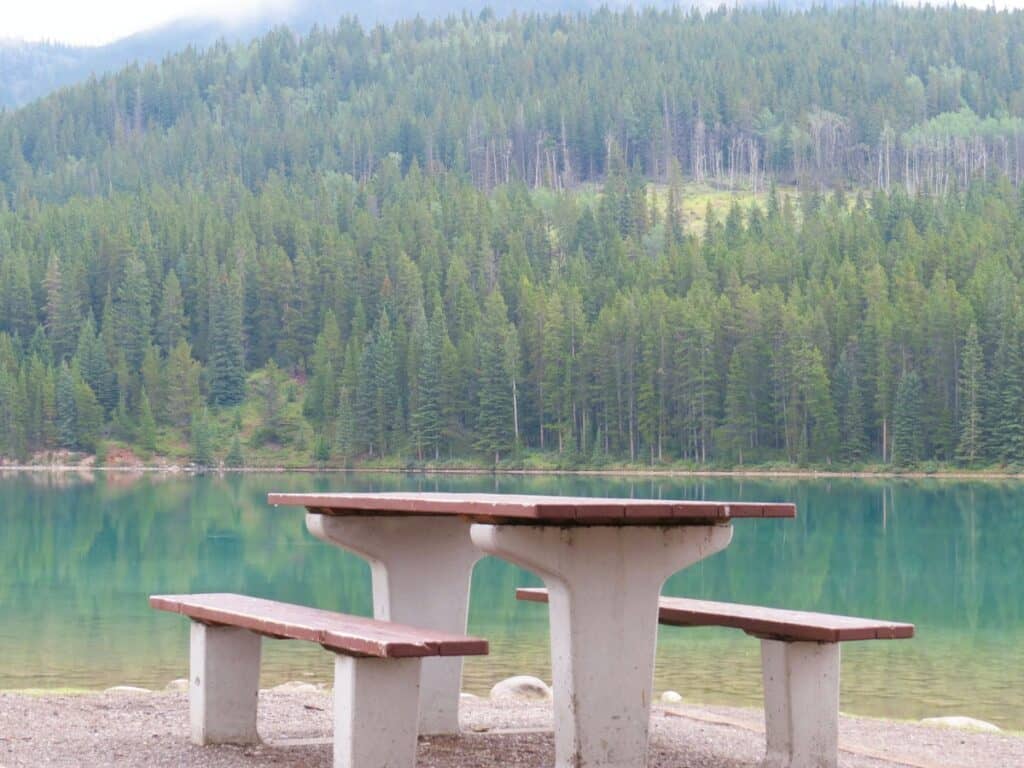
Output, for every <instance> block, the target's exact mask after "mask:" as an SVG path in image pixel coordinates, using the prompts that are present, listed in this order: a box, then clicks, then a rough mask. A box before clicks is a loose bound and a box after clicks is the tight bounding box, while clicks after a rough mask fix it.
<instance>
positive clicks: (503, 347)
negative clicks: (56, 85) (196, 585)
mask: <svg viewBox="0 0 1024 768" xmlns="http://www.w3.org/2000/svg"><path fill="white" fill-rule="evenodd" d="M685 195H686V191H685V188H684V187H683V186H682V185H680V184H678V183H673V184H671V185H668V187H653V186H651V185H648V184H647V183H645V182H644V181H643V180H642V178H641V177H640V176H639V175H637V174H635V173H631V172H628V171H626V170H625V169H624V167H619V168H618V170H615V169H613V172H612V173H611V175H610V176H609V178H608V180H607V182H606V183H605V185H604V186H603V188H602V189H600V190H598V191H587V190H582V191H575V192H563V193H556V192H550V191H543V190H540V191H536V190H535V191H531V190H529V189H528V188H527V187H526V186H524V185H518V184H511V185H505V186H501V187H499V188H497V189H495V190H492V191H483V190H481V189H479V188H478V187H477V186H476V185H474V184H473V183H472V182H471V180H468V179H465V178H461V177H457V176H455V175H447V174H440V175H427V174H424V173H421V172H420V170H419V168H418V166H417V165H416V164H415V163H414V164H413V165H412V166H411V168H410V170H409V171H408V172H407V173H403V171H402V169H401V162H400V160H399V159H398V158H391V159H389V160H388V161H386V162H385V163H384V164H383V165H382V167H381V170H380V172H379V173H377V174H375V175H374V176H373V177H372V178H371V179H370V180H368V181H367V182H364V183H360V182H358V181H356V180H354V179H352V178H351V177H350V176H347V175H339V174H329V173H328V174H324V175H323V176H322V178H321V179H320V181H319V183H318V185H317V187H316V188H315V190H313V191H312V192H310V191H309V190H308V189H307V188H306V187H305V185H300V184H292V183H289V182H287V181H285V180H283V179H280V178H276V179H271V181H270V182H269V183H268V184H267V185H266V186H265V187H263V188H262V189H261V190H260V191H259V192H252V191H250V190H248V189H247V188H246V187H245V186H244V185H242V184H240V183H238V182H237V180H236V182H235V183H231V182H230V181H227V182H225V184H224V185H223V186H222V188H221V189H219V190H217V191H211V192H209V193H200V192H198V191H197V190H196V189H194V188H190V187H186V186H177V185H168V186H160V187H155V188H153V189H149V190H140V191H138V192H137V193H134V194H114V195H111V196H108V197H104V198H88V199H86V198H76V199H73V200H70V201H68V202H66V203H63V204H59V205H49V206H45V207H42V208H39V209H38V210H37V211H36V212H35V213H34V214H33V215H31V216H26V215H23V214H15V213H13V212H10V211H8V212H6V213H3V214H0V332H2V335H0V422H2V424H0V427H2V429H0V432H2V434H0V447H2V450H3V454H4V456H6V457H7V458H8V459H11V460H18V461H23V460H26V459H29V458H30V457H32V456H33V454H36V453H38V452H40V451H52V450H55V449H59V448H66V449H69V450H82V451H96V450H97V449H100V450H102V449H103V447H104V446H106V445H109V444H110V443H111V442H113V443H114V444H118V443H125V444H128V445H130V446H133V447H134V448H135V449H136V450H137V451H140V452H142V453H144V454H149V453H153V452H156V453H158V454H165V455H171V456H175V457H185V456H191V457H192V458H193V459H195V460H196V461H197V462H199V463H203V464H212V463H218V462H221V461H227V463H229V464H235V463H242V462H259V461H260V460H261V459H260V457H261V456H265V455H267V451H270V450H272V449H276V448H279V447H281V446H285V447H289V449H290V450H293V456H292V458H293V459H294V460H296V461H300V460H301V461H303V462H306V463H312V462H328V463H338V464H340V463H352V462H365V461H367V460H379V459H383V458H386V459H389V460H396V459H397V460H399V461H401V462H407V461H437V460H441V461H444V460H451V459H468V460H470V461H473V462H485V463H487V464H491V463H493V462H496V461H503V460H521V459H522V458H523V453H524V452H534V451H537V452H543V453H544V454H545V455H547V456H549V458H550V459H551V460H553V461H556V462H559V463H563V464H566V465H572V464H578V465H579V464H604V463H609V462H617V461H630V462H635V463H644V464H658V463H668V462H676V461H685V462H692V463H694V464H702V465H709V464H715V465H736V464H751V463H763V462H774V461H782V462H787V463H807V464H816V465H817V464H832V465H840V466H856V465H862V464H869V463H876V462H885V463H894V464H896V465H898V466H909V465H913V464H916V463H919V462H924V461H937V462H944V463H957V464H963V465H979V464H985V465H991V464H1004V465H1010V464H1015V463H1017V462H1021V461H1024V312H1022V302H1021V299H1022V295H1021V287H1022V283H1021V276H1022V269H1024V265H1022V263H1021V253H1022V247H1021V246H1022V242H1024V205H1022V202H1021V198H1020V196H1019V194H1018V193H1017V192H1016V191H1015V190H1014V189H1013V187H1012V185H1011V184H1010V183H1009V182H1008V181H1007V180H1005V179H1002V180H1000V179H996V180H993V181H991V182H988V183H982V182H977V183H975V184H973V185H971V186H970V187H968V188H966V189H964V190H963V191H962V192H956V191H954V192H953V193H951V194H950V195H948V196H945V197H942V198H938V199H936V198H932V197H927V196H923V195H918V196H910V195H908V194H906V193H905V192H903V191H902V190H900V189H895V190H894V191H893V192H892V193H890V194H886V193H884V192H883V191H876V192H874V193H871V194H870V195H869V194H867V193H864V194H859V195H856V196H847V195H845V194H843V193H841V192H840V193H836V194H832V195H828V196H821V195H816V194H804V195H802V196H800V197H799V198H796V197H794V196H791V195H783V194H779V193H774V192H773V193H772V194H770V195H768V196H767V198H766V201H765V203H764V204H763V205H756V204H755V205H751V206H748V207H741V206H740V205H738V204H737V205H734V206H733V207H732V209H731V210H730V211H729V212H728V214H727V215H726V216H724V217H716V216H715V214H714V213H713V212H712V211H710V210H709V211H708V214H707V217H706V221H705V224H704V228H703V231H701V232H697V233H691V232H689V231H688V230H687V227H686V221H685V220H684V218H685V217H684V215H683V213H682V207H681V200H682V199H683V198H684V196H685ZM719 219H721V220H719ZM516 457H518V458H516Z"/></svg>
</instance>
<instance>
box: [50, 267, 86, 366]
mask: <svg viewBox="0 0 1024 768" xmlns="http://www.w3.org/2000/svg"><path fill="white" fill-rule="evenodd" d="M43 287H44V289H45V291H46V307H45V314H46V330H47V334H48V335H49V341H50V344H51V346H52V348H53V354H54V357H55V358H56V360H57V361H58V362H59V361H61V360H67V359H68V358H70V357H71V355H72V354H73V353H74V351H75V343H76V341H77V327H78V321H79V317H80V312H79V301H78V294H77V293H76V291H75V288H74V286H73V285H71V280H70V277H69V276H66V275H65V274H64V272H63V270H62V268H61V262H60V261H59V260H58V259H57V258H56V257H51V259H50V263H49V265H48V266H47V268H46V277H45V279H44V280H43Z"/></svg>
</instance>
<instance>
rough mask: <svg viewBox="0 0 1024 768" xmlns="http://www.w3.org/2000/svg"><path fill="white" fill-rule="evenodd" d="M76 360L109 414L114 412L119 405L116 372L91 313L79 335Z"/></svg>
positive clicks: (87, 381)
mask: <svg viewBox="0 0 1024 768" xmlns="http://www.w3.org/2000/svg"><path fill="white" fill-rule="evenodd" d="M74 359H75V361H76V363H77V365H78V370H79V371H80V372H81V374H82V378H84V379H85V381H86V383H87V384H88V385H89V387H90V388H91V389H92V391H93V392H94V393H95V394H96V398H97V399H98V400H99V401H100V404H101V405H102V406H103V407H104V409H105V410H106V411H108V412H109V411H111V410H113V408H114V406H115V405H116V404H117V386H116V382H115V380H114V371H113V369H112V368H111V367H110V361H109V360H108V359H107V352H106V350H105V349H104V348H103V342H102V340H101V339H100V337H99V334H98V333H97V332H96V321H95V320H94V319H93V316H92V312H91V311H90V312H89V315H88V317H86V319H85V322H84V323H83V324H82V329H81V331H80V332H79V334H78V348H77V349H76V350H75V357H74Z"/></svg>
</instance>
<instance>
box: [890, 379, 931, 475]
mask: <svg viewBox="0 0 1024 768" xmlns="http://www.w3.org/2000/svg"><path fill="white" fill-rule="evenodd" d="M923 443H924V440H923V436H922V434H921V379H920V377H919V376H918V375H917V372H916V371H915V370H913V369H911V370H910V371H908V372H907V373H905V374H903V376H901V377H900V380H899V383H898V384H897V385H896V400H895V403H894V405H893V413H892V460H893V464H895V465H896V466H898V467H908V466H912V465H914V464H915V463H917V462H918V461H919V460H920V459H921V453H922V451H923V449H924V445H923Z"/></svg>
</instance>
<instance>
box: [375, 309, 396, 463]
mask: <svg viewBox="0 0 1024 768" xmlns="http://www.w3.org/2000/svg"><path fill="white" fill-rule="evenodd" d="M397 367H398V366H397V356H396V354H395V339H394V335H393V334H392V331H391V321H390V320H389V318H388V314H387V312H386V311H382V312H381V315H380V320H379V321H378V323H377V338H376V340H375V342H374V352H373V377H374V387H373V394H374V401H373V411H374V418H375V422H376V424H375V428H374V433H375V434H376V435H377V439H378V440H379V441H380V452H381V455H382V456H386V455H387V454H388V453H389V452H394V451H395V450H396V449H397V448H398V441H399V437H400V435H401V433H402V429H403V425H402V403H401V400H400V398H399V393H398V379H397Z"/></svg>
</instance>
